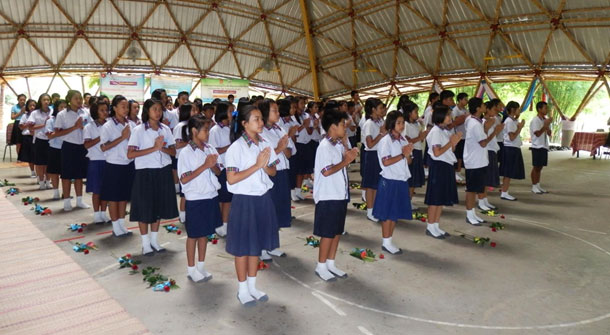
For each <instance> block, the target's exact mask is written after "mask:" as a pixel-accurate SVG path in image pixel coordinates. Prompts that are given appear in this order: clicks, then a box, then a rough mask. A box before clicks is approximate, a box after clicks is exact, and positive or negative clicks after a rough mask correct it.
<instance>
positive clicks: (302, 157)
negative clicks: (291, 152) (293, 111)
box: [296, 112, 315, 187]
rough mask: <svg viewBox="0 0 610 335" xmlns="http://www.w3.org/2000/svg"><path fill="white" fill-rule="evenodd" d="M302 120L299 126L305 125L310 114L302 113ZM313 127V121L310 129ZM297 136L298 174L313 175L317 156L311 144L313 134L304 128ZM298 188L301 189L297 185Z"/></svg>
mask: <svg viewBox="0 0 610 335" xmlns="http://www.w3.org/2000/svg"><path fill="white" fill-rule="evenodd" d="M300 118H301V122H300V123H299V126H300V125H301V124H303V122H305V120H307V119H309V118H310V116H309V113H307V112H303V113H301V116H300ZM311 127H313V119H312V120H311V121H310V123H309V128H311ZM297 135H298V136H297V143H296V147H297V157H298V158H297V159H296V163H297V166H296V173H297V174H299V175H305V174H311V173H313V156H314V155H315V152H314V153H313V154H312V152H311V148H312V147H311V145H310V144H309V142H311V136H312V135H313V133H312V134H309V133H307V128H303V129H301V131H299V132H298V133H297ZM297 187H301V185H297Z"/></svg>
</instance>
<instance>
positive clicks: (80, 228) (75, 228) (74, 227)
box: [68, 223, 87, 233]
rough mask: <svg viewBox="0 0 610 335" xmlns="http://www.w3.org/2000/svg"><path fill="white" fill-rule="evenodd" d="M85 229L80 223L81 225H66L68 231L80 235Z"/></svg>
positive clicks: (85, 225)
mask: <svg viewBox="0 0 610 335" xmlns="http://www.w3.org/2000/svg"><path fill="white" fill-rule="evenodd" d="M86 227H87V224H86V223H81V224H78V223H73V224H71V225H68V230H69V231H76V232H79V233H82V232H83V230H84V229H85V228H86Z"/></svg>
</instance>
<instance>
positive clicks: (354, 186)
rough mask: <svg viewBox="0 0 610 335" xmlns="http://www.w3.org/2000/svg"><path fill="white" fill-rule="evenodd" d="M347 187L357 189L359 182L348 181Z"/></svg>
mask: <svg viewBox="0 0 610 335" xmlns="http://www.w3.org/2000/svg"><path fill="white" fill-rule="evenodd" d="M349 187H350V188H353V189H355V190H359V189H360V183H350V184H349Z"/></svg>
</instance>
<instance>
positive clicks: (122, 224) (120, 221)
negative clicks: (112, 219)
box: [119, 219, 129, 234]
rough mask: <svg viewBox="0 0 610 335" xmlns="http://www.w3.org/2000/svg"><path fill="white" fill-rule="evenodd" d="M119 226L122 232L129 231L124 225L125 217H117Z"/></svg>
mask: <svg viewBox="0 0 610 335" xmlns="http://www.w3.org/2000/svg"><path fill="white" fill-rule="evenodd" d="M119 227H120V228H121V230H122V231H123V233H124V234H127V233H129V230H128V229H127V227H125V219H119Z"/></svg>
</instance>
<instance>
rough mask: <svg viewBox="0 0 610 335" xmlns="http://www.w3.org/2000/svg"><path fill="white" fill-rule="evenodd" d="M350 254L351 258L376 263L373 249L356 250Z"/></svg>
mask: <svg viewBox="0 0 610 335" xmlns="http://www.w3.org/2000/svg"><path fill="white" fill-rule="evenodd" d="M349 254H350V256H353V257H356V258H358V259H360V260H362V261H365V262H374V261H376V259H375V257H376V256H375V253H374V252H373V251H372V250H371V249H361V248H354V249H352V252H350V253H349Z"/></svg>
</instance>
